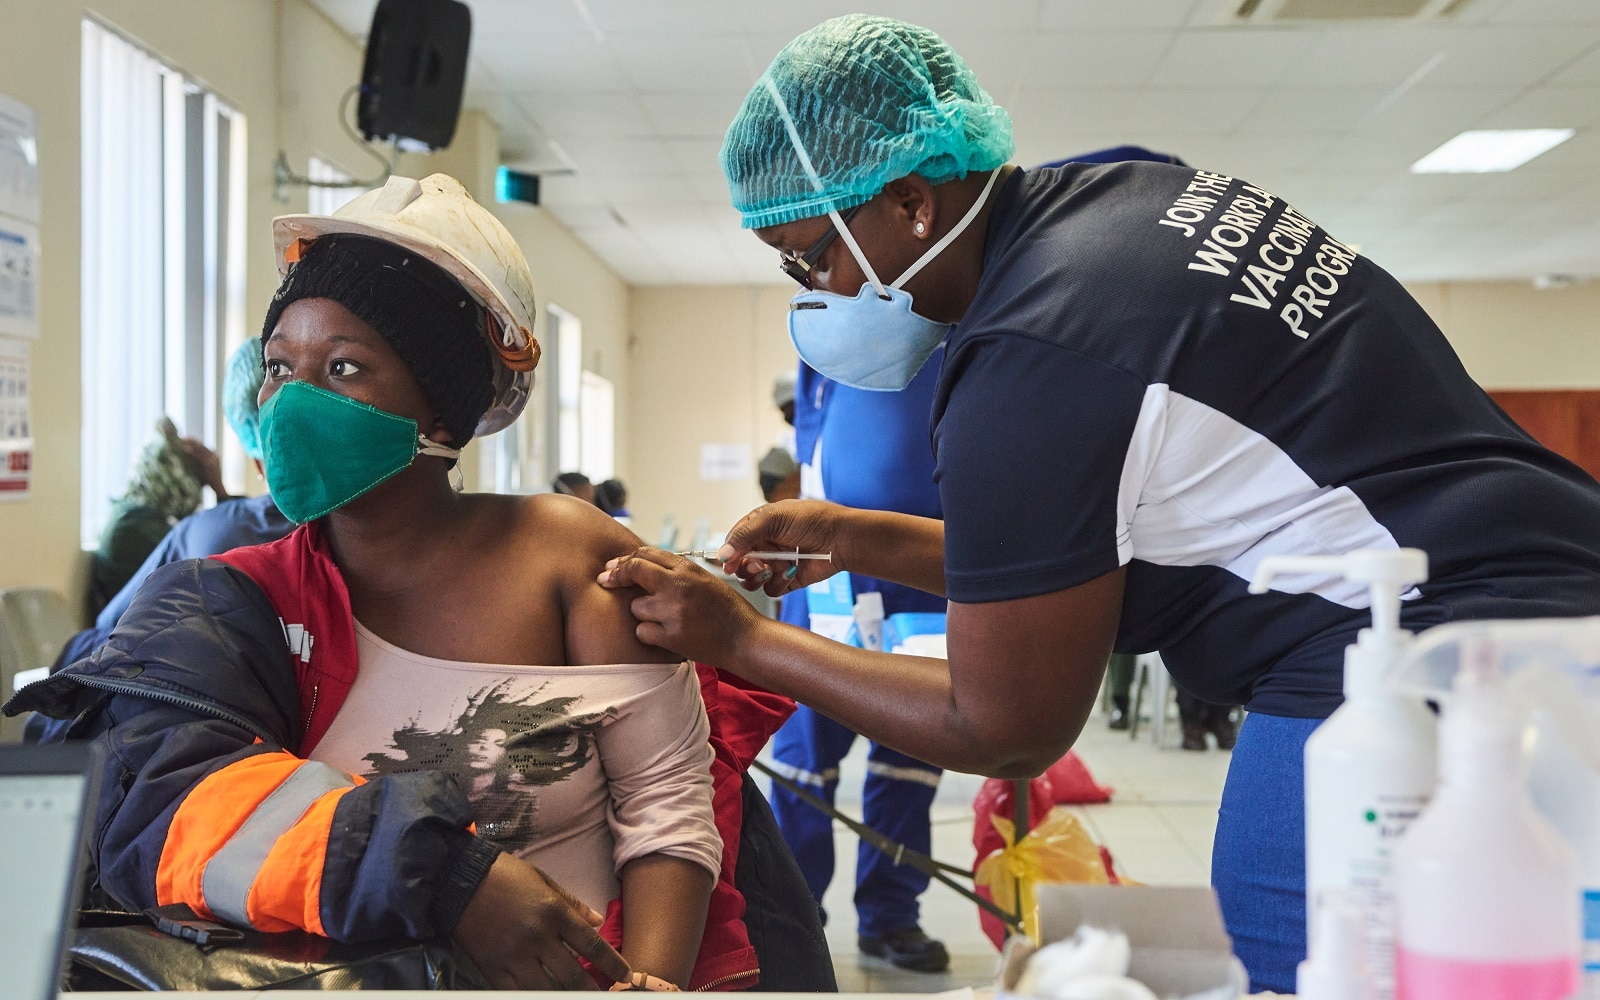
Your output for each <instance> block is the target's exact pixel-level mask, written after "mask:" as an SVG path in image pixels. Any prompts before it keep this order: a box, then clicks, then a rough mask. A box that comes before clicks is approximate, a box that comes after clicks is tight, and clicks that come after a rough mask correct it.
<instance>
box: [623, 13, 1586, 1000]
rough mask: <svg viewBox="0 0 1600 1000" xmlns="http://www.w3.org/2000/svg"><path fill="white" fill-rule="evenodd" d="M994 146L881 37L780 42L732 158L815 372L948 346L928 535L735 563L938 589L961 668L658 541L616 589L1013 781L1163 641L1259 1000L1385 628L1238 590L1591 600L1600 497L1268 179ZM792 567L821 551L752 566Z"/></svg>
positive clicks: (754, 523) (1299, 935)
mask: <svg viewBox="0 0 1600 1000" xmlns="http://www.w3.org/2000/svg"><path fill="white" fill-rule="evenodd" d="M1070 113H1071V109H1070V107H1069V108H1064V109H1063V114H1070ZM1012 152H1013V148H1012V143H1011V135H1010V119H1009V117H1008V116H1007V115H1006V114H1005V112H1004V110H1003V109H1001V108H999V107H998V106H997V105H995V104H994V102H993V101H992V100H990V98H989V96H988V95H987V94H985V93H984V92H983V91H982V89H981V88H979V87H978V85H977V81H976V79H975V78H974V77H973V75H972V73H971V71H970V70H968V69H967V67H966V65H965V63H963V62H962V61H961V59H960V57H959V56H958V55H956V53H955V52H954V51H952V50H951V49H950V48H949V46H948V45H946V44H945V43H944V41H943V40H942V39H940V38H939V37H938V36H937V35H935V34H933V33H932V32H930V31H927V30H926V29H923V28H918V27H916V26H914V25H909V24H906V23H904V22H901V21H894V20H891V19H887V18H878V17H870V16H866V15H850V16H848V17H843V18H836V19H834V20H832V21H827V22H825V23H823V24H822V25H819V26H818V27H817V28H814V29H812V30H811V31H809V32H807V33H805V34H803V35H801V36H800V37H799V38H797V39H795V40H794V41H793V42H791V43H790V44H789V45H788V46H787V47H785V49H784V50H783V51H782V52H780V53H779V54H778V56H777V58H776V59H774V61H773V64H772V66H771V67H770V68H769V70H768V71H767V73H766V74H764V75H763V77H762V79H761V80H760V81H759V82H758V83H757V85H756V86H755V87H754V88H752V90H751V92H750V94H749V96H748V97H747V98H746V100H745V103H744V106H743V107H742V108H741V109H740V111H739V113H738V116H737V117H736V118H735V120H734V123H733V125H732V126H731V127H730V128H729V130H728V135H727V137H726V139H725V140H724V144H723V152H722V163H723V167H724V171H725V173H726V174H727V176H728V180H729V188H730V190H731V192H732V195H733V202H734V205H735V207H736V208H738V209H739V210H740V212H741V213H742V216H743V224H744V225H745V227H746V228H748V229H753V230H754V231H755V234H756V235H757V236H758V237H759V238H760V239H761V240H762V241H764V242H765V243H767V244H768V245H769V246H771V247H772V248H773V249H774V250H775V251H777V252H778V253H779V254H780V261H781V263H782V266H783V267H784V269H785V270H786V271H787V272H788V273H790V274H791V275H793V276H795V277H796V278H797V280H799V281H801V283H802V284H803V285H804V286H805V288H804V290H802V291H801V293H800V294H799V295H797V296H796V298H795V301H794V302H793V303H792V305H791V312H790V332H791V337H792V338H793V339H794V340H795V341H796V346H797V348H798V349H799V351H800V354H801V356H802V358H804V359H806V360H807V361H808V362H809V363H810V364H811V365H812V367H815V368H818V370H820V371H822V372H824V374H827V375H828V376H829V377H830V378H835V379H837V380H839V381H842V382H848V383H853V384H855V383H863V384H864V383H872V384H875V385H878V386H881V387H884V388H895V387H898V386H903V385H904V384H906V382H908V381H909V379H910V376H911V375H912V374H914V373H915V371H916V370H917V369H918V368H919V367H920V366H921V363H922V361H923V360H925V359H926V357H927V355H928V354H931V353H932V351H933V349H934V347H935V346H936V344H937V343H938V342H939V341H941V340H943V341H944V342H945V345H946V346H945V361H944V367H943V370H942V371H941V373H940V379H939V385H938V388H937V390H936V393H935V398H934V407H933V412H932V423H933V447H934V454H935V461H936V477H937V482H938V484H939V495H940V500H941V502H942V505H943V509H944V519H943V520H942V521H939V520H935V519H932V518H918V517H911V516H907V515H904V514H892V513H886V512H882V511H858V510H851V509H848V508H844V507H839V506H836V505H832V504H828V503H824V502H819V501H812V500H793V501H788V502H786V503H781V504H773V505H771V506H768V507H764V508H761V509H759V510H757V511H755V512H753V513H752V514H750V515H748V516H747V517H746V518H745V519H744V520H743V521H741V522H740V523H739V524H737V525H735V526H734V528H733V530H731V531H730V532H729V533H728V537H727V544H726V545H725V547H724V548H723V550H722V551H721V553H720V555H721V556H722V557H723V559H724V562H725V565H726V566H728V567H729V568H730V569H732V570H733V571H735V572H738V573H739V574H740V575H741V576H742V577H743V578H744V579H745V580H747V581H748V582H749V584H750V585H759V586H762V587H764V588H765V589H766V591H767V593H769V594H772V595H778V594H781V593H786V592H789V591H791V590H795V589H798V588H799V587H803V586H806V585H808V584H811V583H813V582H816V581H817V580H819V579H824V578H826V577H827V576H828V575H829V574H831V573H834V572H837V571H839V570H841V569H842V570H847V571H850V572H853V573H856V572H859V573H863V574H866V575H869V576H874V577H879V578H882V579H890V580H894V581H896V582H897V583H901V584H904V585H906V586H912V587H916V588H918V589H920V590H925V591H929V592H931V593H942V594H944V595H945V596H946V597H948V598H949V601H950V604H949V630H948V639H949V659H948V660H933V659H926V658H919V657H914V656H893V655H888V654H883V653H872V652H868V651H864V650H859V649H852V648H850V647H847V646H844V645H842V644H839V643H832V642H828V641H827V640H825V639H822V638H819V637H817V636H813V635H810V634H808V633H805V632H802V631H800V630H798V629H792V628H784V627H783V626H781V625H779V624H778V623H775V622H772V621H770V620H766V619H762V618H760V617H758V616H757V615H756V614H755V612H753V611H752V610H751V609H750V606H749V604H748V603H747V602H745V601H743V600H741V599H740V598H739V597H738V595H736V594H730V593H728V588H727V587H726V586H724V585H722V584H721V583H720V582H719V581H718V580H717V579H716V578H715V577H713V576H712V575H711V574H709V573H707V572H705V571H704V570H702V569H700V568H699V567H697V566H695V565H694V564H693V562H691V561H690V560H687V559H682V558H680V557H676V556H673V555H672V554H671V553H667V552H662V551H660V550H655V549H639V550H636V551H635V552H633V553H631V554H629V555H627V556H623V557H619V558H618V559H617V560H614V561H613V563H612V564H611V566H610V567H609V568H608V569H607V570H606V571H605V572H603V573H602V574H600V583H601V585H602V586H609V587H622V586H637V587H640V588H642V589H643V591H644V592H645V593H644V594H643V595H641V596H640V597H638V598H637V599H635V600H634V602H633V611H634V614H635V616H636V617H637V618H638V619H639V621H640V625H639V635H640V637H641V638H642V639H643V640H644V641H646V642H650V643H653V644H655V645H660V646H664V647H666V648H669V649H671V650H673V651H674V652H676V653H677V654H678V655H681V656H687V657H691V658H693V659H697V660H701V661H704V662H707V663H715V664H717V665H718V666H719V667H721V668H723V669H725V670H729V671H732V672H735V673H737V674H739V675H740V676H742V677H745V678H746V679H748V680H750V681H753V682H754V683H757V684H760V685H762V686H764V687H766V688H768V689H770V690H774V691H779V692H782V693H784V694H787V695H791V696H793V697H795V698H796V699H798V700H800V701H803V702H805V703H807V704H810V705H812V706H813V707H814V708H816V709H817V710H819V711H821V712H823V713H825V714H826V715H828V716H830V717H831V718H834V719H836V720H838V721H839V722H841V723H843V724H845V725H847V726H849V727H851V728H852V729H854V730H856V731H857V732H861V733H864V734H866V735H868V736H870V737H872V738H873V739H876V740H878V741H879V742H882V743H885V744H888V745H890V746H893V747H895V748H897V749H899V750H901V751H903V752H906V753H910V754H913V755H915V756H917V757H919V758H922V759H924V760H928V761H931V762H933V763H936V764H939V765H941V766H944V767H948V768H952V769H959V770H962V771H968V772H974V773H979V774H988V775H993V776H997V777H1013V778H1014V777H1025V776H1029V775H1034V774H1038V773H1040V772H1041V771H1043V770H1044V769H1045V768H1047V767H1048V766H1049V765H1050V764H1052V763H1054V762H1055V761H1056V760H1057V759H1058V758H1059V757H1060V756H1061V755H1062V753H1063V752H1065V751H1066V750H1067V749H1068V748H1069V747H1070V746H1071V745H1072V743H1073V741H1074V740H1075V739H1076V738H1077V736H1078V734H1079V732H1080V731H1081V730H1082V728H1083V726H1084V723H1085V722H1086V720H1087V719H1088V716H1089V714H1090V712H1091V711H1092V709H1093V706H1094V701H1095V697H1096V694H1097V693H1098V691H1099V687H1100V681H1101V677H1102V675H1103V671H1104V669H1105V664H1106V658H1107V656H1108V655H1109V653H1110V652H1111V651H1112V650H1113V649H1116V650H1118V651H1121V652H1146V651H1149V650H1160V651H1161V655H1162V658H1163V660H1165V661H1166V664H1167V667H1168V669H1169V670H1170V672H1171V673H1172V675H1173V677H1174V678H1175V679H1176V680H1177V681H1178V683H1180V684H1182V685H1183V687H1184V688H1186V689H1187V690H1188V691H1189V692H1190V693H1192V694H1194V695H1196V696H1199V697H1201V698H1204V699H1205V700H1207V701H1210V702H1213V703H1220V704H1230V703H1232V704H1243V705H1245V706H1246V707H1247V708H1248V709H1249V715H1248V717H1247V719H1246V721H1245V724H1244V726H1243V727H1242V729H1241V731H1240V733H1239V742H1238V745H1237V746H1236V747H1235V749H1234V753H1233V759H1232V762H1231V765H1230V768H1229V773H1228V781H1227V785H1226V788H1225V789H1224V792H1223V799H1222V804H1221V809H1220V810H1219V815H1218V825H1217V838H1216V846H1215V849H1214V851H1213V867H1212V882H1213V884H1214V885H1215V887H1216V889H1217V893H1218V897H1219V899H1220V901H1221V903H1222V908H1223V914H1224V917H1225V918H1226V921H1227V925H1228V930H1229V933H1230V934H1231V935H1232V937H1233V941H1234V948H1235V951H1236V952H1237V953H1238V955H1239V957H1240V958H1241V959H1242V960H1243V962H1244V965H1245V967H1246V969H1248V970H1249V973H1250V978H1251V981H1252V985H1253V986H1254V987H1255V989H1256V990H1258V991H1259V990H1262V989H1270V990H1274V991H1276V992H1289V991H1292V989H1293V987H1294V983H1295V966H1296V963H1298V962H1299V961H1300V960H1301V959H1302V958H1304V956H1305V858H1304V848H1305V842H1304V831H1303V822H1304V803H1303V800H1302V794H1303V787H1304V786H1303V775H1302V768H1301V762H1302V759H1303V755H1304V747H1305V740H1306V738H1307V737H1308V736H1309V735H1310V733H1311V732H1312V731H1313V730H1314V729H1315V728H1316V727H1317V725H1318V724H1319V722H1320V721H1321V720H1322V719H1323V718H1326V717H1327V716H1328V715H1329V714H1330V713H1331V712H1332V711H1333V710H1334V709H1335V708H1336V707H1337V706H1338V705H1339V703H1340V700H1341V697H1342V694H1341V678H1342V672H1343V671H1342V665H1343V649H1344V647H1345V646H1347V645H1349V644H1350V643H1351V642H1353V641H1354V640H1355V637H1356V634H1357V633H1358V632H1359V631H1360V629H1361V628H1362V627H1363V626H1364V625H1365V624H1366V622H1367V621H1368V620H1369V619H1370V608H1369V605H1368V599H1367V596H1366V594H1365V592H1364V591H1363V589H1362V588H1361V587H1360V586H1359V585H1350V584H1348V583H1347V582H1346V581H1344V580H1343V579H1342V578H1340V577H1338V576H1337V575H1335V574H1302V575H1298V576H1295V577H1291V578H1280V580H1279V581H1278V582H1277V583H1275V584H1274V588H1275V589H1274V590H1273V591H1272V592H1270V593H1269V594H1266V595H1262V596H1253V595H1250V594H1248V593H1247V590H1246V587H1247V583H1248V581H1249V579H1250V577H1251V575H1252V574H1253V572H1254V570H1255V568H1256V566H1257V565H1258V564H1259V563H1260V561H1261V560H1262V559H1263V558H1265V557H1266V556H1268V555H1291V554H1302V553H1327V552H1347V551H1351V550H1354V549H1371V548H1390V547H1397V546H1403V547H1415V548H1420V549H1423V550H1424V551H1426V552H1427V553H1428V555H1429V562H1430V567H1431V578H1430V579H1429V580H1428V581H1427V582H1426V583H1424V584H1422V585H1421V586H1420V587H1419V588H1417V589H1416V590H1415V591H1414V592H1412V593H1410V594H1407V595H1406V597H1407V600H1406V601H1405V607H1404V609H1403V611H1402V614H1401V620H1402V623H1403V625H1404V626H1405V627H1406V628H1409V629H1413V630H1416V629H1422V628H1427V627H1430V626H1432V625H1436V624H1440V623H1442V622H1447V621H1462V620H1471V619H1484V618H1528V617H1571V616H1577V615H1592V614H1596V613H1600V484H1597V483H1596V482H1595V480H1594V479H1593V478H1591V477H1590V476H1589V475H1588V474H1587V473H1585V472H1583V470H1581V469H1579V468H1578V467H1576V466H1575V465H1573V464H1572V463H1570V462H1568V461H1566V460H1564V459H1562V458H1560V457H1559V456H1556V455H1554V454H1552V453H1551V452H1549V451H1548V450H1546V449H1545V448H1543V447H1541V446H1540V445H1539V444H1538V443H1537V442H1535V441H1534V440H1533V439H1532V438H1530V437H1529V436H1528V435H1527V434H1526V433H1524V432H1523V431H1522V430H1521V428H1519V427H1518V426H1517V425H1516V424H1515V423H1514V422H1513V421H1512V420H1511V419H1510V418H1509V417H1507V416H1506V415H1505V413H1504V412H1502V411H1501V410H1500V409H1499V408H1498V407H1497V406H1495V404H1494V403H1493V402H1492V401H1491V400H1490V399H1489V397H1488V396H1487V395H1486V394H1485V393H1484V392H1483V390H1482V389H1481V388H1479V387H1478V386H1477V384H1475V383H1474V382H1473V381H1472V379H1471V377H1470V376H1469V375H1468V374H1467V372H1466V370H1465V368H1463V366H1462V364H1461V361H1460V359H1459V358H1457V357H1456V355H1455V352H1454V351H1453V350H1452V348H1451V346H1450V344H1449V342H1448V341H1447V340H1446V339H1445V337H1444V335H1443V333H1441V332H1440V330H1439V328H1438V327H1437V326H1436V325H1435V324H1434V323H1433V321H1432V320H1431V319H1430V318H1429V316H1428V314H1427V313H1426V312H1425V311H1423V309H1422V308H1421V306H1419V305H1418V304H1417V303H1416V301H1415V300H1413V299H1412V298H1411V296H1410V295H1409V294H1408V293H1407V292H1406V290H1405V289H1404V288H1403V287H1402V286H1401V285H1400V283H1399V282H1398V281H1396V280H1395V279H1394V278H1393V277H1392V276H1391V275H1389V274H1388V273H1387V272H1385V271H1384V270H1383V269H1382V268H1381V267H1379V266H1378V265H1377V264H1376V263H1374V262H1372V261H1370V260H1368V259H1366V258H1365V257H1362V256H1361V255H1360V254H1359V253H1358V252H1356V251H1355V250H1354V249H1353V248H1351V247H1350V246H1349V245H1348V244H1345V243H1343V242H1341V241H1340V240H1339V239H1338V238H1337V237H1336V236H1334V235H1333V234H1330V233H1328V232H1327V231H1326V230H1324V229H1322V227H1320V226H1318V225H1317V224H1316V223H1315V222H1314V221H1312V220H1310V219H1308V218H1306V217H1305V216H1304V215H1303V214H1301V213H1300V212H1298V211H1296V210H1295V209H1294V207H1293V206H1292V205H1290V204H1287V203H1286V202H1284V201H1283V200H1282V199H1281V198H1279V197H1278V196H1277V195H1276V194H1274V193H1272V192H1269V191H1267V190H1265V189H1263V188H1261V187H1259V186H1257V185H1255V184H1252V183H1250V182H1249V181H1247V180H1244V179H1240V178H1236V177H1232V176H1229V175H1226V174H1223V173H1220V172H1217V171H1213V170H1205V169H1201V170H1195V169H1192V168H1188V167H1182V166H1178V165H1175V164H1165V163H1112V164H1106V165H1086V164H1068V165H1066V166H1063V167H1060V168H1055V169H1043V170H1022V169H1020V168H1017V167H1012V166H1007V165H1006V161H1007V160H1009V159H1010V157H1011V155H1012ZM1041 479H1043V482H1041ZM1039 497H1047V498H1050V502H1040V501H1039V499H1038V498H1039ZM795 548H799V549H800V550H802V551H810V552H828V553H831V554H832V558H831V559H830V560H828V561H809V560H808V561H803V562H794V563H789V564H787V565H786V564H785V562H783V561H774V562H773V563H771V564H767V563H764V562H762V561H761V560H757V559H752V558H749V557H747V556H746V555H745V554H746V553H749V552H752V551H768V550H780V549H789V550H793V549H795Z"/></svg>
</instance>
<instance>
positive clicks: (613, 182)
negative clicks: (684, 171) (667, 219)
mask: <svg viewBox="0 0 1600 1000" xmlns="http://www.w3.org/2000/svg"><path fill="white" fill-rule="evenodd" d="M586 176H587V177H588V179H589V180H590V181H591V182H592V183H593V184H594V186H595V188H596V189H598V190H599V191H600V192H601V194H602V195H603V196H604V197H605V198H606V200H607V201H608V202H618V201H622V202H628V201H632V202H643V201H663V202H685V201H689V200H690V198H689V189H688V188H687V187H685V186H684V183H683V178H682V177H681V176H679V175H678V174H675V173H662V172H659V171H657V172H653V173H652V172H649V171H637V172H632V173H600V174H588V175H586Z"/></svg>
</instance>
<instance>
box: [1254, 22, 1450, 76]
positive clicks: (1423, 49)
mask: <svg viewBox="0 0 1600 1000" xmlns="http://www.w3.org/2000/svg"><path fill="white" fill-rule="evenodd" d="M1449 40H1450V31H1449V29H1445V28H1439V27H1434V26H1427V25H1400V26H1389V27H1374V26H1370V25H1359V26H1339V27H1330V28H1324V29H1322V30H1320V31H1318V32H1317V33H1316V37H1315V39H1314V40H1313V41H1312V44H1311V45H1310V46H1309V47H1308V48H1307V49H1306V50H1305V51H1304V52H1303V53H1302V54H1301V57H1300V59H1299V60H1298V61H1297V63H1296V65H1295V78H1296V79H1297V80H1298V81H1300V82H1301V83H1302V84H1304V83H1315V84H1316V85H1317V86H1320V87H1340V86H1374V87H1384V88H1394V87H1398V86H1400V85H1401V84H1403V83H1405V82H1406V81H1407V80H1409V79H1410V78H1411V77H1412V75H1413V74H1415V73H1417V72H1418V71H1419V70H1421V69H1422V68H1423V67H1424V66H1426V65H1427V64H1428V63H1429V62H1431V61H1432V60H1433V58H1434V57H1435V56H1437V55H1438V54H1439V53H1440V52H1444V51H1445V48H1446V46H1447V45H1448V44H1449ZM1445 61H1446V62H1448V61H1449V56H1448V55H1446V57H1445ZM1440 65H1441V66H1442V65H1443V64H1442V63H1441V64H1440ZM1438 71H1439V70H1438V67H1435V68H1434V69H1433V70H1432V71H1430V73H1429V77H1431V76H1432V73H1436V72H1438ZM1425 79H1426V78H1425ZM1284 83H1285V84H1286V85H1293V83H1294V81H1293V80H1288V79H1286V80H1285V81H1284Z"/></svg>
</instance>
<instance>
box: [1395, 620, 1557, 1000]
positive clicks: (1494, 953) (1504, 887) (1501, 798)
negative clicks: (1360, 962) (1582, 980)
mask: <svg viewBox="0 0 1600 1000" xmlns="http://www.w3.org/2000/svg"><path fill="white" fill-rule="evenodd" d="M1496 655H1497V654H1496V647H1495V644H1494V642H1493V641H1492V640H1491V639H1488V638H1486V637H1484V636H1475V637H1471V638H1470V639H1469V641H1467V642H1466V643H1465V644H1464V645H1463V647H1462V661H1461V666H1460V669H1459V670H1458V672H1457V673H1456V678H1455V686H1454V692H1453V694H1452V695H1451V696H1450V698H1449V699H1448V702H1447V704H1446V705H1445V708H1444V722H1443V724H1442V725H1441V726H1440V732H1439V737H1440V739H1439V758H1440V765H1441V769H1440V782H1439V788H1438V791H1437V792H1436V793H1435V795H1434V798H1433V801H1432V802H1431V803H1429V805H1428V808H1427V809H1426V810H1425V811H1424V812H1423V814H1422V816H1421V817H1420V818H1419V819H1418V820H1417V822H1416V823H1414V824H1413V825H1412V827H1411V829H1410V831H1409V832H1408V833H1407V834H1406V836H1405V837H1404V838H1403V839H1402V840H1401V842H1400V845H1399V847H1398V849H1397V850H1396V852H1395V907H1396V917H1397V920H1396V949H1395V978H1396V986H1397V992H1396V995H1397V997H1398V998H1399V1000H1565V998H1567V997H1572V996H1574V995H1576V994H1577V992H1578V988H1579V981H1578V951H1579V928H1578V914H1579V906H1578V902H1579V895H1578V873H1577V863H1576V861H1575V859H1574V855H1573V852H1572V850H1571V848H1570V847H1568V845H1567V844H1566V843H1565V842H1564V841H1563V840H1562V838H1561V835H1560V834H1559V833H1557V832H1556V830H1555V828H1554V827H1552V826H1551V825H1550V823H1549V822H1548V821H1546V820H1545V819H1544V817H1542V816H1540V815H1539V813H1538V811H1537V810H1535V808H1534V805H1533V799H1532V797H1531V796H1530V795H1529V792H1528V785H1527V778H1526V769H1525V762H1524V760H1523V737H1524V734H1525V732H1526V730H1527V724H1526V718H1525V715H1526V712H1524V711H1519V710H1518V709H1517V708H1515V707H1513V705H1512V701H1513V699H1512V698H1511V696H1510V693H1509V692H1508V691H1507V690H1506V689H1507V687H1508V685H1506V684H1503V683H1501V672H1500V665H1499V663H1498V662H1497V660H1496Z"/></svg>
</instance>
